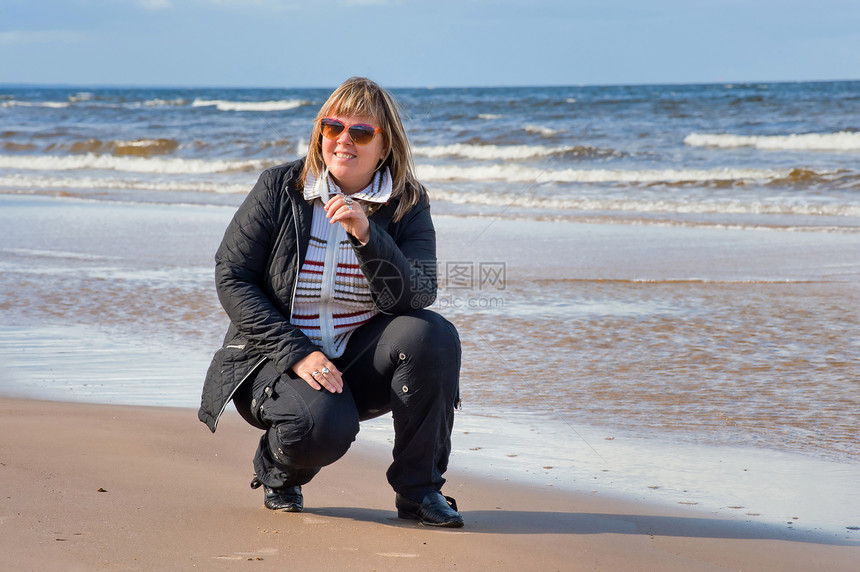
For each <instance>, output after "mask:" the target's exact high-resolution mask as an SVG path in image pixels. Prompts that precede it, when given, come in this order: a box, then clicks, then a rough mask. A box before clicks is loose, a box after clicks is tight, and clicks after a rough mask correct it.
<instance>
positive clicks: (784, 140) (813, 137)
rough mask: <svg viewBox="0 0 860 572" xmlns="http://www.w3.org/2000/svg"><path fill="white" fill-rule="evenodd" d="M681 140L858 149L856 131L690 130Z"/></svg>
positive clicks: (695, 144) (787, 148)
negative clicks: (743, 132) (767, 132)
mask: <svg viewBox="0 0 860 572" xmlns="http://www.w3.org/2000/svg"><path fill="white" fill-rule="evenodd" d="M684 143H685V144H687V145H690V146H692V147H718V148H722V149H734V148H738V147H754V148H756V149H764V150H776V151H860V133H856V132H850V131H838V132H836V133H802V134H798V133H792V134H790V135H734V134H731V133H714V134H707V133H690V134H689V135H687V136H686V137H685V138H684Z"/></svg>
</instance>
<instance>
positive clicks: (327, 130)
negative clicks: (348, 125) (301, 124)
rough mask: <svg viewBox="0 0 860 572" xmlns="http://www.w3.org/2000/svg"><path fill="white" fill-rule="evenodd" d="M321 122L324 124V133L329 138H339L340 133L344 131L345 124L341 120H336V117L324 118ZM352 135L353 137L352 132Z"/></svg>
mask: <svg viewBox="0 0 860 572" xmlns="http://www.w3.org/2000/svg"><path fill="white" fill-rule="evenodd" d="M320 123H321V124H322V134H323V136H324V137H326V138H327V139H337V138H338V137H339V136H340V134H341V133H343V127H344V125H343V123H341V122H340V121H336V120H334V119H323V120H322V121H321V122H320ZM350 131H352V130H351V129H350ZM350 137H352V134H350ZM353 141H355V139H353Z"/></svg>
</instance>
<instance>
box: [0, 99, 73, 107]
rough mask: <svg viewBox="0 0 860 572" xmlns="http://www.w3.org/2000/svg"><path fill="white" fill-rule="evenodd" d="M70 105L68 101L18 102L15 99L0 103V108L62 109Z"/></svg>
mask: <svg viewBox="0 0 860 572" xmlns="http://www.w3.org/2000/svg"><path fill="white" fill-rule="evenodd" d="M70 105H71V103H70V102H68V101H18V100H17V99H12V100H10V101H0V107H48V108H52V109H62V108H64V107H69V106H70Z"/></svg>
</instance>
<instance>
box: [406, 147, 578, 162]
mask: <svg viewBox="0 0 860 572" xmlns="http://www.w3.org/2000/svg"><path fill="white" fill-rule="evenodd" d="M582 149H585V148H583V147H547V146H545V145H470V144H468V143H453V144H451V145H435V146H430V147H415V148H414V149H413V150H412V152H413V154H415V155H417V156H422V157H431V158H439V157H452V156H456V157H464V158H466V159H480V160H484V161H490V160H493V159H500V160H504V161H511V160H521V159H534V158H538V157H549V156H552V155H560V154H563V153H571V152H576V151H578V150H582Z"/></svg>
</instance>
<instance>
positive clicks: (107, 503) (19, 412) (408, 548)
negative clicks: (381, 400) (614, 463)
mask: <svg viewBox="0 0 860 572" xmlns="http://www.w3.org/2000/svg"><path fill="white" fill-rule="evenodd" d="M0 435H2V437H0V455H2V457H0V459H1V460H2V464H0V478H2V481H3V483H4V490H5V491H6V493H5V494H4V495H3V496H4V497H5V498H3V499H2V500H0V502H2V505H0V506H2V509H0V511H2V512H0V527H2V528H3V534H2V535H0V549H2V551H3V554H4V560H5V561H6V563H7V564H8V565H10V566H13V567H16V568H26V569H54V568H57V567H60V566H61V567H63V568H64V569H67V570H84V569H92V568H96V567H99V568H104V567H114V566H120V567H128V568H132V569H188V568H190V567H193V566H202V567H204V569H233V568H235V567H238V566H244V565H247V564H246V562H247V561H248V560H251V561H255V562H257V563H258V565H259V566H260V567H262V568H264V569H269V568H271V569H274V568H275V567H282V566H283V565H290V566H292V567H297V566H298V567H306V566H315V567H316V568H319V567H323V568H326V567H329V568H343V567H350V566H352V567H354V566H355V565H356V563H359V568H360V569H377V570H388V569H402V568H403V566H404V565H406V566H407V567H408V566H412V567H418V568H422V569H425V568H431V567H432V568H436V569H439V568H447V569H450V568H453V567H455V566H456V567H458V568H460V569H478V568H485V567H486V565H487V564H491V565H494V566H495V567H496V568H497V569H506V570H515V569H516V570H520V569H530V570H536V569H541V570H550V569H559V570H560V569H567V570H571V569H572V570H580V569H583V570H584V569H595V568H596V569H634V568H635V569H638V570H711V569H714V568H717V567H730V568H733V569H739V568H747V567H751V568H755V569H777V568H779V569H784V570H806V569H813V568H821V567H822V566H823V567H824V568H826V569H828V570H852V569H853V568H854V566H856V562H857V558H858V557H860V546H857V544H856V543H854V542H852V541H850V540H845V539H836V538H832V537H831V538H825V537H824V536H822V535H816V534H812V533H809V532H803V531H799V530H798V531H795V530H786V529H784V528H779V527H775V526H768V525H762V524H757V523H748V522H740V521H736V520H728V519H723V518H718V517H713V516H706V515H702V514H700V513H697V512H694V511H688V510H686V509H685V508H683V507H678V508H667V507H662V506H655V505H652V504H649V503H646V502H634V501H629V500H619V499H616V498H612V497H608V496H604V495H601V494H590V493H587V494H586V493H573V492H567V491H561V490H548V489H547V488H546V487H535V486H529V485H525V484H511V483H502V482H497V481H492V480H486V479H481V478H478V477H475V476H474V475H471V474H469V473H467V472H464V471H460V470H457V469H454V470H451V471H449V473H448V474H447V475H446V476H447V477H448V484H447V485H446V488H445V492H446V494H449V495H452V496H455V497H456V498H457V500H458V503H459V505H460V509H461V512H462V513H463V515H464V518H465V520H466V528H464V529H463V530H462V531H440V530H435V529H430V528H427V527H422V526H420V525H417V524H415V523H412V522H409V521H402V520H400V519H397V518H396V517H395V512H394V507H393V497H394V495H393V493H392V492H391V490H390V488H389V487H388V485H387V483H386V482H385V479H384V469H385V467H386V466H387V460H386V456H385V455H384V454H381V453H380V449H379V448H378V447H374V446H371V445H369V444H368V443H365V442H363V441H362V440H361V438H360V439H359V441H358V442H357V443H356V444H355V446H354V447H353V450H351V451H350V453H348V454H347V456H346V457H345V458H344V459H342V460H340V461H338V462H337V463H335V464H334V465H332V466H331V467H327V468H325V469H324V470H323V471H322V472H321V473H320V475H319V476H318V477H317V478H316V479H315V480H314V481H313V482H312V483H311V484H309V485H308V486H307V487H305V497H306V507H307V508H306V511H305V512H304V513H302V514H300V515H294V514H285V513H274V512H272V511H268V510H266V509H265V508H263V507H262V499H261V494H260V493H259V491H252V490H251V489H250V488H249V487H248V486H247V483H248V482H249V481H250V476H251V468H250V457H251V455H252V452H253V449H254V446H255V444H256V440H257V436H258V432H257V431H256V430H252V429H251V428H249V427H247V425H245V424H244V422H243V421H242V420H241V419H240V418H239V417H238V415H234V414H228V415H226V416H225V418H224V419H223V423H222V424H221V426H219V430H218V433H217V434H215V435H214V436H213V435H211V434H210V433H209V431H208V430H207V429H206V428H205V427H204V426H203V425H202V424H201V423H199V422H198V421H197V419H196V416H194V415H193V412H192V411H189V410H186V409H180V408H161V407H141V406H117V405H92V404H76V403H62V402H50V401H34V400H21V399H9V398H0ZM308 533H309V534H308Z"/></svg>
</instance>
